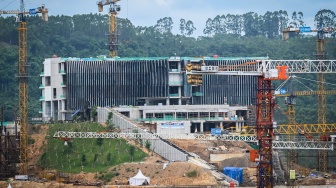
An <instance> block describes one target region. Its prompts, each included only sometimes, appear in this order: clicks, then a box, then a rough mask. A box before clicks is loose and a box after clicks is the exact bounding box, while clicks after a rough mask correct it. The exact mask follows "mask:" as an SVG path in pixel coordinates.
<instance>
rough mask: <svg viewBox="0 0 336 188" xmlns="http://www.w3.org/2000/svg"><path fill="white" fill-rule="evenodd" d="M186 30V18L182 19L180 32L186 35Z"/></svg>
mask: <svg viewBox="0 0 336 188" xmlns="http://www.w3.org/2000/svg"><path fill="white" fill-rule="evenodd" d="M185 30H186V21H185V19H180V32H181V35H185Z"/></svg>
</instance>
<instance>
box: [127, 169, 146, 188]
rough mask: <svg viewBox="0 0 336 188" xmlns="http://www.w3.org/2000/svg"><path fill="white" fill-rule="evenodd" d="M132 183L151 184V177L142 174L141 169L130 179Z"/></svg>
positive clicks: (136, 184)
mask: <svg viewBox="0 0 336 188" xmlns="http://www.w3.org/2000/svg"><path fill="white" fill-rule="evenodd" d="M128 181H129V184H130V185H135V186H138V185H149V183H150V178H149V177H146V176H144V175H143V174H142V172H141V170H139V172H138V174H137V175H135V176H134V177H132V178H130V179H128Z"/></svg>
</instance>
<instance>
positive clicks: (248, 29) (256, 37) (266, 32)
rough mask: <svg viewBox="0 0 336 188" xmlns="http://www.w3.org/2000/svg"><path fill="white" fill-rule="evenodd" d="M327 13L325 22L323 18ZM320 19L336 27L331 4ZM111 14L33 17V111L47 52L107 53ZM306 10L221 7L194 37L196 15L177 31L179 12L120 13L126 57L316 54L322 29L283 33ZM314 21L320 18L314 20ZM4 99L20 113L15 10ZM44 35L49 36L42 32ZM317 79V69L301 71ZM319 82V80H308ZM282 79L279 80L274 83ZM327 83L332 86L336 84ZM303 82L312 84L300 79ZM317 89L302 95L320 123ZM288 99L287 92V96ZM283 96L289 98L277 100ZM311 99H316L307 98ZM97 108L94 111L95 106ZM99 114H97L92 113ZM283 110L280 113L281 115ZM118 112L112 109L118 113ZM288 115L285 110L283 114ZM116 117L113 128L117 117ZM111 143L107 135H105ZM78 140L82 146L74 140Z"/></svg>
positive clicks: (5, 38) (4, 50)
mask: <svg viewBox="0 0 336 188" xmlns="http://www.w3.org/2000/svg"><path fill="white" fill-rule="evenodd" d="M320 20H322V22H320ZM315 22H316V23H317V22H319V23H322V24H321V25H323V26H324V27H335V25H336V17H335V13H334V12H333V11H331V10H320V11H319V12H317V13H316V16H315ZM107 24H108V16H107V15H106V14H104V15H100V14H85V15H74V16H65V15H57V16H50V17H49V21H48V22H44V21H43V20H42V19H41V18H40V17H39V16H38V15H37V16H29V17H28V18H27V27H28V32H27V33H28V63H29V64H31V66H30V69H29V74H30V76H31V77H30V78H29V88H28V92H29V101H28V102H29V105H28V108H29V109H28V113H29V114H28V115H29V117H39V116H40V114H39V110H40V108H41V106H40V101H39V98H40V90H39V89H38V87H39V86H40V84H41V80H40V77H39V75H40V74H41V72H43V68H42V62H43V60H44V58H47V57H52V56H53V55H54V54H56V55H57V56H59V57H96V56H99V55H104V54H108V49H107V48H106V46H105V43H106V40H107V39H106V37H105V33H106V32H107V30H108V25H107ZM305 24H306V23H305V21H304V12H293V13H288V12H287V11H284V10H279V11H273V12H271V11H268V12H266V13H265V14H264V15H258V14H257V13H254V12H248V13H245V14H241V15H238V14H237V15H232V14H226V15H217V16H215V17H214V18H208V20H207V21H206V23H204V29H203V34H204V36H199V37H198V38H195V37H191V36H192V34H193V33H194V31H195V30H201V28H195V27H194V25H193V22H192V20H185V19H183V18H181V19H180V22H179V30H180V31H179V34H173V33H172V28H173V20H172V19H171V18H169V17H165V18H160V19H159V20H158V21H157V23H156V24H155V25H154V26H146V27H144V26H134V25H133V24H132V23H131V21H130V20H128V19H121V18H118V32H119V33H120V35H119V39H118V40H119V42H120V46H119V51H118V54H119V56H121V57H146V56H150V57H157V56H171V55H174V54H176V55H178V56H191V57H194V56H213V55H214V54H217V55H219V56H223V57H260V56H262V57H265V56H269V57H270V58H271V59H315V56H314V53H315V51H316V33H311V35H306V34H292V35H291V36H290V39H289V40H287V41H282V40H281V29H282V28H284V27H288V26H291V27H298V26H303V25H305ZM311 27H313V26H311ZM0 28H1V31H0V67H2V69H1V70H0V90H1V95H0V104H1V106H4V107H5V113H4V117H5V121H10V120H13V114H14V113H13V112H14V107H15V106H17V104H18V83H17V78H16V77H15V76H14V75H15V74H16V73H17V66H15V65H16V64H17V61H18V48H17V44H18V37H17V35H18V33H17V26H16V25H15V17H13V16H12V17H0ZM41 36H43V37H41ZM325 39H326V41H327V42H326V46H325V49H326V54H328V55H327V58H328V59H335V58H336V45H335V43H336V39H335V32H332V33H330V34H328V35H327V36H326V38H325ZM302 76H303V77H304V78H305V79H312V80H316V76H315V75H302ZM335 80H336V78H335V76H333V75H327V82H328V83H335V82H336V81H335ZM303 83H304V84H305V85H306V86H308V87H309V88H311V89H313V90H316V89H317V87H316V85H317V84H316V83H314V82H311V81H309V80H307V81H303ZM276 85H278V84H277V83H275V86H276ZM329 86H333V85H327V89H333V88H332V87H329ZM294 88H296V89H297V90H300V89H301V90H302V89H307V88H306V87H304V86H302V85H297V86H295V87H294ZM315 98H316V97H314V96H312V97H309V96H308V97H301V98H298V100H297V104H298V105H297V106H300V108H299V109H297V113H296V114H297V117H298V118H297V119H299V123H304V122H305V123H307V122H311V123H316V119H317V100H315ZM281 100H282V99H281ZM278 103H281V104H282V103H283V102H282V101H280V100H279V101H278ZM327 103H328V104H327V109H329V110H328V114H327V120H328V122H336V116H335V114H336V110H335V109H333V108H331V106H332V105H334V104H335V103H336V100H335V98H332V97H328V98H327ZM305 104H309V105H305ZM93 112H95V111H94V110H93ZM92 115H93V116H92V117H95V116H94V114H92ZM279 116H280V115H279ZM111 118H112V117H111ZM282 119H285V118H282ZM108 125H109V128H110V129H113V128H115V127H113V126H114V125H110V124H108ZM105 144H106V143H105ZM74 147H75V146H74Z"/></svg>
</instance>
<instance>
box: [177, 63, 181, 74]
mask: <svg viewBox="0 0 336 188" xmlns="http://www.w3.org/2000/svg"><path fill="white" fill-rule="evenodd" d="M181 63H182V62H181V61H180V62H179V63H177V70H178V72H181Z"/></svg>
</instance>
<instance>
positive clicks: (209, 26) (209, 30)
mask: <svg viewBox="0 0 336 188" xmlns="http://www.w3.org/2000/svg"><path fill="white" fill-rule="evenodd" d="M203 33H204V34H205V35H207V36H211V35H212V34H213V25H212V19H211V18H208V20H207V21H206V23H205V28H204V29H203Z"/></svg>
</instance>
